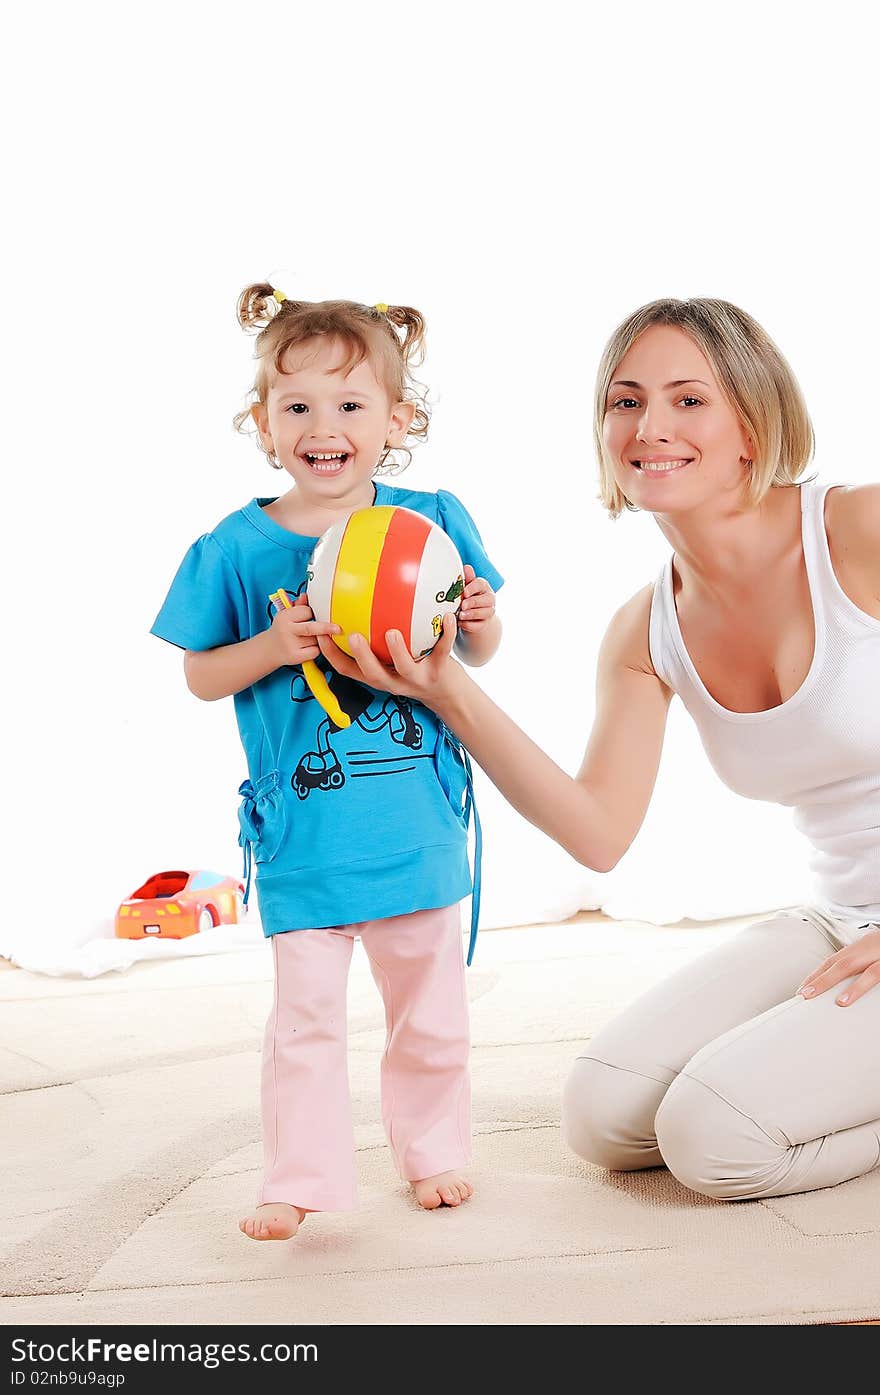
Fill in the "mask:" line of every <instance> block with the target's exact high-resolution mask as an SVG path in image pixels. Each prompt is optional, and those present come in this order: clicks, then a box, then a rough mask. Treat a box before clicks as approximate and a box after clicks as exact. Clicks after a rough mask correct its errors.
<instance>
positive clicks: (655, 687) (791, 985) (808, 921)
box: [320, 299, 880, 1200]
mask: <svg viewBox="0 0 880 1395" xmlns="http://www.w3.org/2000/svg"><path fill="white" fill-rule="evenodd" d="M596 442H597V446H598V452H599V459H600V476H601V494H602V500H603V502H604V504H605V506H606V508H607V509H608V510H609V512H610V513H611V514H612V516H615V517H616V516H617V515H619V514H620V513H621V512H623V510H625V509H643V510H646V511H648V512H650V513H652V514H653V515H654V517H655V519H656V521H657V524H658V526H659V528H660V530H661V532H662V533H663V535H664V537H666V538H667V539H668V541H669V543H670V545H671V548H672V552H671V555H670V557H669V559H668V561H667V563H666V564H665V565H664V567H663V570H662V573H661V575H660V577H659V578H658V579H657V581H656V582H655V583H654V584H653V585H648V586H645V587H644V588H643V589H642V590H640V591H638V592H637V593H636V594H635V595H634V596H633V597H632V599H631V600H629V601H628V602H627V603H626V604H625V605H624V606H622V607H621V609H620V610H619V611H618V612H617V614H616V615H614V616H613V618H612V619H611V622H610V624H609V626H608V629H607V632H606V634H605V637H604V640H603V643H602V646H601V650H600V654H599V660H598V698H597V710H596V718H595V722H594V725H593V730H592V732H591V734H590V739H589V743H588V745H587V750H586V755H585V756H584V760H583V764H582V765H581V768H580V770H579V772H578V774H577V776H576V777H574V778H572V777H570V776H569V775H567V774H565V773H564V772H563V771H562V770H560V769H559V767H558V766H557V765H555V764H554V762H553V761H552V760H551V759H550V758H549V757H548V756H547V755H545V754H544V752H543V751H541V750H540V749H539V748H538V747H537V746H536V745H535V744H534V743H533V742H532V741H531V740H529V738H528V737H527V736H526V735H525V734H524V733H523V732H522V731H521V730H520V729H519V728H518V727H517V726H516V725H515V724H514V723H513V722H512V721H511V720H510V718H509V717H507V716H506V715H505V713H503V712H502V711H501V710H499V708H498V707H496V706H495V705H494V704H493V703H492V702H491V701H490V699H489V698H488V697H487V696H486V695H485V693H483V692H482V691H481V689H480V688H479V687H478V686H477V684H476V683H474V682H473V681H472V680H471V679H470V678H469V677H468V675H467V674H466V673H465V671H464V669H463V668H461V666H460V665H458V664H456V663H449V662H447V656H448V655H449V652H450V650H451V646H452V643H453V640H454V622H453V623H451V624H448V625H447V629H446V631H445V632H444V635H443V639H442V641H441V644H440V645H438V648H437V650H435V652H434V654H433V655H432V656H431V658H430V659H429V660H426V661H425V662H423V663H421V664H418V665H417V664H414V663H413V662H411V661H410V660H409V658H408V656H407V654H406V651H405V650H404V648H403V646H402V644H401V643H400V641H399V640H396V639H395V638H392V639H391V641H390V642H391V645H392V653H393V654H394V658H395V667H396V670H397V674H396V676H394V675H392V674H390V671H388V670H385V669H382V668H381V667H380V666H379V665H378V663H377V661H376V660H375V658H374V656H373V655H372V654H371V653H370V651H369V649H368V647H367V645H366V642H365V641H364V640H360V641H357V642H356V651H357V655H358V667H356V666H355V665H353V664H352V663H351V660H348V659H346V658H344V657H343V656H342V655H341V652H340V651H339V650H338V649H337V648H336V646H335V645H333V644H332V643H331V642H328V641H327V640H326V639H322V640H321V641H320V643H321V646H322V648H323V649H324V650H325V653H327V655H328V657H329V656H330V655H332V661H333V662H334V663H335V664H336V666H337V667H338V668H339V669H341V670H342V671H343V672H346V671H349V672H350V673H351V674H352V675H354V674H357V673H358V669H360V671H361V673H362V675H363V676H364V677H365V678H366V680H367V681H368V682H369V683H371V684H373V685H374V686H377V687H383V688H385V689H386V690H389V691H391V692H397V693H400V694H406V695H409V696H411V697H417V698H418V699H419V700H420V701H422V702H424V703H426V704H427V705H429V706H430V707H432V708H433V709H434V710H435V711H436V712H437V713H438V714H439V715H440V717H441V718H442V720H443V721H444V722H445V723H446V724H447V725H448V726H449V727H450V728H451V729H452V730H453V731H454V732H455V734H456V735H457V736H458V737H459V738H460V740H461V741H462V742H463V743H464V744H465V745H466V746H467V747H468V749H469V750H470V751H471V752H472V754H473V755H474V756H475V758H476V759H477V761H478V762H479V764H480V765H481V766H482V767H483V769H484V770H485V771H486V773H487V774H488V775H489V777H490V778H491V779H492V780H493V781H494V783H495V784H496V785H497V786H498V788H499V789H500V790H501V791H502V793H503V794H504V795H505V796H506V798H507V799H508V800H509V801H510V802H511V803H512V804H513V805H514V806H515V807H516V808H517V809H518V810H519V811H520V812H521V813H522V814H523V815H524V816H525V817H526V818H527V819H529V820H530V821H531V822H532V823H534V824H536V825H537V826H538V827H539V828H542V829H543V830H544V831H545V832H546V833H547V834H549V836H550V837H552V838H554V839H555V840H556V841H557V842H558V843H560V844H561V845H562V846H563V847H564V848H566V849H567V850H568V851H569V852H570V853H571V854H572V855H573V856H574V857H576V858H577V859H578V861H580V862H582V863H583V864H584V865H585V866H587V867H590V868H593V869H594V870H596V871H608V870H609V869H610V868H612V867H613V866H614V865H615V864H616V863H617V862H618V860H619V859H620V858H621V857H622V855H623V854H624V853H625V852H626V850H627V848H628V847H629V846H630V844H631V843H632V841H633V839H634V838H635V836H636V833H637V832H638V829H639V827H640V825H641V823H642V820H643V818H644V816H645V812H646V809H647V807H648V803H649V801H650V798H651V794H652V790H653V787H654V782H655V778H656V774H657V767H658V763H659V760H660V752H661V747H662V744H663V736H664V730H665V726H666V716H667V711H668V707H669V703H670V700H671V698H672V696H673V694H675V693H677V694H678V695H679V696H680V698H681V700H682V701H683V702H684V704H685V706H686V708H687V710H688V712H689V713H690V715H691V716H692V717H693V719H694V721H695V722H696V724H697V727H698V730H699V733H700V736H701V738H702V741H703V745H704V747H705V750H706V753H707V755H708V757H709V760H710V761H711V763H712V765H713V767H714V769H715V770H716V772H717V773H718V775H719V776H720V778H721V779H722V780H724V782H725V783H726V784H728V785H729V786H730V787H731V788H732V789H734V790H736V791H738V792H739V793H741V794H743V795H746V796H747V797H750V798H753V799H762V800H769V801H772V802H776V803H779V804H785V805H789V806H791V807H792V808H793V810H794V817H795V822H796V824H797V826H798V827H799V828H800V829H801V831H802V832H803V833H804V834H805V835H806V837H807V838H808V839H809V841H810V843H811V845H812V861H813V868H814V872H815V876H816V886H817V893H818V897H819V899H818V900H817V901H815V902H814V903H812V904H810V905H808V906H806V905H805V906H803V907H799V908H798V909H797V910H796V911H791V912H784V913H780V914H778V915H776V916H773V917H770V918H768V919H764V920H762V921H760V923H758V924H755V925H752V926H751V927H750V928H748V929H747V930H745V931H744V932H742V933H741V934H739V935H738V936H735V937H734V938H732V939H731V940H730V941H728V942H727V943H726V944H724V945H722V946H721V947H719V948H717V949H715V950H713V951H712V952H711V953H708V954H706V955H704V956H703V957H701V958H699V959H697V960H696V961H695V962H693V963H691V964H690V965H688V966H687V967H685V968H684V969H683V970H681V971H680V972H678V973H676V974H674V975H673V976H671V977H670V978H668V979H667V980H665V981H664V982H662V983H660V984H659V985H658V986H657V987H655V988H653V989H652V990H651V991H650V992H648V993H646V994H645V995H644V996H642V997H641V998H639V999H638V1000H637V1001H636V1002H634V1003H633V1004H632V1005H631V1006H630V1007H628V1008H627V1009H626V1010H625V1011H624V1012H623V1013H622V1014H621V1015H620V1016H619V1017H617V1018H616V1019H614V1020H613V1021H611V1022H610V1023H609V1024H608V1025H607V1026H605V1027H604V1028H603V1029H602V1030H601V1031H600V1032H599V1033H598V1035H597V1036H596V1037H595V1038H594V1039H593V1040H592V1041H591V1042H590V1043H589V1045H588V1046H587V1047H586V1048H585V1049H584V1052H583V1054H582V1055H581V1056H580V1058H579V1059H578V1060H577V1061H576V1062H575V1065H574V1068H573V1070H572V1073H571V1076H570V1078H569V1080H568V1083H567V1086H566V1090H565V1097H564V1103H563V1127H564V1131H565V1135H566V1138H567V1141H568V1143H569V1144H570V1146H571V1147H572V1148H573V1149H574V1151H575V1152H577V1153H579V1154H580V1155H581V1156H582V1157H584V1158H586V1159H589V1160H590V1161H592V1162H595V1163H599V1164H601V1165H604V1166H606V1167H609V1168H614V1169H622V1170H629V1169H633V1168H644V1167H655V1166H659V1165H661V1164H664V1163H665V1164H666V1166H667V1167H669V1169H670V1170H671V1171H672V1172H673V1173H674V1174H675V1176H676V1177H678V1178H679V1179H680V1180H681V1181H682V1182H683V1183H684V1184H685V1185H686V1186H688V1187H691V1188H693V1189H694V1190H695V1191H697V1192H702V1193H705V1194H706V1195H708V1196H712V1197H716V1198H724V1199H730V1200H734V1199H745V1198H755V1197H766V1196H779V1195H785V1194H787V1193H790V1192H802V1191H811V1190H813V1189H815V1188H818V1187H828V1186H833V1185H835V1184H836V1183H838V1182H844V1181H846V1180H848V1179H849V1178H853V1177H858V1176H860V1175H862V1174H863V1173H866V1172H869V1171H870V1170H871V1169H872V1168H875V1167H877V1166H878V1164H880V1071H878V1070H877V1069H876V1065H875V1058H876V1052H877V1043H878V1041H880V991H877V990H876V985H877V984H878V982H880V700H878V692H880V485H876V484H871V485H864V486H861V487H858V488H850V487H846V486H843V485H836V486H834V485H832V486H829V485H825V484H819V483H817V482H815V480H804V478H803V476H804V471H805V469H806V466H807V464H808V461H809V459H810V457H811V455H812V448H813V433H812V429H811V426H810V421H809V417H808V415H807V412H806V408H805V406H804V403H803V399H802V397H801V393H800V390H799V388H798V385H797V383H796V381H795V378H794V376H793V374H792V371H791V369H790V368H789V366H788V364H787V363H786V361H785V359H784V358H783V357H782V355H781V353H780V352H779V350H778V349H777V348H776V346H775V345H774V344H773V342H772V341H771V340H770V339H769V337H768V336H767V334H766V333H765V332H764V331H763V330H762V329H761V327H760V326H759V325H758V324H756V322H755V321H754V320H753V319H752V318H751V317H750V316H749V315H747V314H746V313H745V312H744V311H742V310H740V309H738V308H737V307H736V306H734V305H731V304H729V303H727V302H725V301H721V300H711V299H699V300H689V301H678V300H660V301H656V302H654V303H652V304H650V305H647V306H644V307H643V308H642V309H640V310H638V311H636V312H635V313H634V314H633V315H631V316H630V317H629V318H628V319H627V320H625V321H624V323H623V324H622V325H621V326H620V327H619V328H618V329H617V331H616V332H615V333H614V334H613V335H612V337H611V340H610V342H609V344H608V346H607V348H606V351H605V354H604V356H603V359H602V363H601V365H600V369H599V374H598V381H597V395H596ZM731 856H733V857H742V858H743V859H747V858H748V856H749V850H748V847H738V848H732V849H731ZM832 989H833V990H835V991H833V992H832V991H830V990H832Z"/></svg>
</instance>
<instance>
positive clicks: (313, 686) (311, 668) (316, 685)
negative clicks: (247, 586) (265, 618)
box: [269, 590, 351, 727]
mask: <svg viewBox="0 0 880 1395" xmlns="http://www.w3.org/2000/svg"><path fill="white" fill-rule="evenodd" d="M269 600H270V601H271V603H272V605H274V606H277V607H278V608H279V609H280V608H281V607H283V608H284V609H285V610H291V609H292V608H293V607H292V603H291V600H290V597H289V596H288V594H287V592H286V591H284V590H281V591H273V592H272V595H271V596H270V597H269ZM302 671H303V677H304V678H305V680H306V682H307V683H308V685H309V689H310V691H311V694H312V697H313V698H316V699H317V701H318V702H319V703H320V704H321V706H322V707H323V709H324V711H325V712H326V713H327V716H328V717H329V718H330V720H331V722H333V723H335V725H336V726H338V727H350V726H351V718H350V717H349V716H348V714H347V713H346V712H343V710H342V708H341V707H340V706H339V703H338V702H337V701H336V698H335V697H334V696H333V693H332V692H331V690H330V684H329V683H328V682H327V679H326V678H325V677H324V675H323V673H322V672H321V670H320V669H319V668H318V665H317V664H316V663H315V661H314V659H303V662H302Z"/></svg>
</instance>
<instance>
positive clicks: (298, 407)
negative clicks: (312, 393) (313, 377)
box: [287, 402, 309, 416]
mask: <svg viewBox="0 0 880 1395" xmlns="http://www.w3.org/2000/svg"><path fill="white" fill-rule="evenodd" d="M287 410H288V412H294V413H295V414H296V415H297V416H299V415H300V414H301V413H302V412H307V411H308V410H309V409H308V407H307V406H306V404H305V402H291V404H290V406H289V407H288V409H287Z"/></svg>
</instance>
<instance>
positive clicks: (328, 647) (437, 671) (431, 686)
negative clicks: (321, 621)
mask: <svg viewBox="0 0 880 1395" xmlns="http://www.w3.org/2000/svg"><path fill="white" fill-rule="evenodd" d="M337 628H338V627H337ZM455 635H456V625H455V616H454V615H452V614H451V613H450V614H447V615H445V616H444V617H443V631H442V633H441V635H440V638H439V639H438V641H437V643H436V644H435V645H434V648H433V649H432V650H431V653H430V654H429V655H428V657H427V658H426V659H420V660H419V662H418V663H416V661H415V659H414V658H413V657H412V656H411V654H410V652H409V650H408V649H407V647H406V645H405V643H404V641H403V636H402V635H401V634H400V632H399V631H398V630H389V631H388V632H387V634H386V636H385V643H386V644H387V645H388V652H389V654H390V655H391V657H392V659H393V660H394V668H386V666H385V665H384V664H382V663H380V662H379V660H378V659H377V658H376V655H375V654H374V653H373V651H372V649H371V648H370V646H369V645H368V644H367V641H366V640H365V639H364V637H363V635H358V634H351V635H349V636H348V642H349V644H350V645H351V648H352V652H353V653H354V654H355V655H356V656H357V661H355V660H354V659H350V658H349V656H348V655H347V654H346V653H344V652H343V651H342V650H341V649H340V648H339V645H338V644H334V643H333V641H332V640H329V639H326V638H324V636H322V635H321V636H318V643H319V645H320V646H321V653H322V654H323V655H324V658H325V659H327V660H328V661H329V662H330V663H331V664H332V665H333V667H334V668H335V669H336V671H337V673H342V674H344V675H345V677H346V678H354V679H356V680H357V681H358V682H359V683H366V684H367V686H368V687H370V688H375V689H376V690H377V691H378V692H380V693H393V694H395V695H396V696H397V697H411V698H415V699H416V700H417V701H418V702H423V703H424V704H425V706H426V707H430V708H433V709H434V710H437V704H438V703H440V704H441V705H442V703H443V699H444V698H445V697H447V696H448V695H450V694H451V692H452V689H453V685H454V683H455V680H456V675H457V674H458V673H459V672H460V669H459V665H458V664H456V663H450V662H449V655H450V652H451V650H452V646H453V644H454V643H455Z"/></svg>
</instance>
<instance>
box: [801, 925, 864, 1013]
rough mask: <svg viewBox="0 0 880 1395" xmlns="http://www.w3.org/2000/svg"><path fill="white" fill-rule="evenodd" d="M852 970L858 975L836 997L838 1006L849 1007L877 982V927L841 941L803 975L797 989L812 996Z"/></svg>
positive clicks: (824, 990) (821, 991) (805, 994)
mask: <svg viewBox="0 0 880 1395" xmlns="http://www.w3.org/2000/svg"><path fill="white" fill-rule="evenodd" d="M853 974H858V975H859V977H858V978H857V979H856V980H855V982H854V983H851V984H850V985H849V987H848V988H847V990H846V992H845V993H841V995H840V997H839V998H838V999H837V1002H838V1003H839V1004H840V1006H841V1007H849V1006H850V1004H851V1003H854V1002H855V1000H856V998H861V997H863V996H864V995H865V993H867V992H868V991H869V990H870V989H871V988H874V987H876V985H877V984H878V983H880V929H878V930H870V931H869V932H868V934H867V935H863V936H862V938H861V939H860V940H856V942H855V944H851V945H845V946H844V948H843V949H839V950H838V951H837V953H836V954H832V955H831V957H830V958H829V959H826V960H825V961H824V962H823V963H822V964H820V965H819V967H818V969H816V970H815V971H814V972H813V973H811V974H810V975H809V976H808V977H807V978H805V979H804V981H803V983H802V984H801V986H800V988H799V989H798V992H799V993H800V995H801V997H803V998H814V997H816V995H817V994H818V993H825V992H827V991H828V989H829V988H833V987H834V985H835V983H840V981H841V979H844V978H852V976H853Z"/></svg>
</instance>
